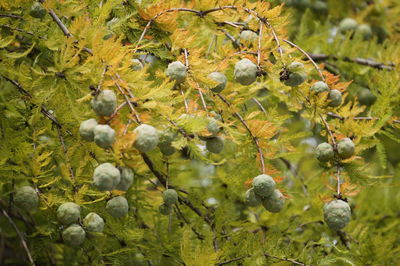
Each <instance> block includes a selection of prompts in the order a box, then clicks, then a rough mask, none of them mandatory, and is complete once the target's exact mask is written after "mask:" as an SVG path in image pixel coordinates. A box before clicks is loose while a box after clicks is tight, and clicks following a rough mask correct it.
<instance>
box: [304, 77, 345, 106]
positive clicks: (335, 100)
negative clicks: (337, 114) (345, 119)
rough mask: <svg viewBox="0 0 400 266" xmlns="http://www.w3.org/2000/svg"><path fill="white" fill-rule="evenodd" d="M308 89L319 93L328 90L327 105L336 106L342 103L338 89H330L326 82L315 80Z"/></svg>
mask: <svg viewBox="0 0 400 266" xmlns="http://www.w3.org/2000/svg"><path fill="white" fill-rule="evenodd" d="M310 90H311V91H312V92H313V93H316V94H319V93H322V92H329V94H328V100H329V103H328V106H330V107H338V106H339V105H341V104H342V93H341V92H340V91H338V90H331V89H330V88H329V86H328V84H326V83H325V82H323V81H317V82H315V83H314V84H313V85H312V86H311V88H310Z"/></svg>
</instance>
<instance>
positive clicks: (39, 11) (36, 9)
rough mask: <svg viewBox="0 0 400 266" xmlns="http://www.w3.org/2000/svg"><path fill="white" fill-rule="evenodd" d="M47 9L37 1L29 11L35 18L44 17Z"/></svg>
mask: <svg viewBox="0 0 400 266" xmlns="http://www.w3.org/2000/svg"><path fill="white" fill-rule="evenodd" d="M46 13H47V11H46V9H45V8H44V7H43V6H42V4H40V3H38V2H35V3H34V4H33V5H32V7H31V10H30V11H29V15H31V17H34V18H43V17H44V16H45V15H46Z"/></svg>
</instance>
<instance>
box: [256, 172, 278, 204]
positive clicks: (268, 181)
mask: <svg viewBox="0 0 400 266" xmlns="http://www.w3.org/2000/svg"><path fill="white" fill-rule="evenodd" d="M275 185H276V183H275V181H274V179H273V178H272V177H270V176H269V175H265V174H263V175H259V176H256V177H255V178H254V179H253V189H254V192H255V193H256V195H257V196H259V197H261V198H267V197H269V196H271V195H272V193H273V192H274V189H275Z"/></svg>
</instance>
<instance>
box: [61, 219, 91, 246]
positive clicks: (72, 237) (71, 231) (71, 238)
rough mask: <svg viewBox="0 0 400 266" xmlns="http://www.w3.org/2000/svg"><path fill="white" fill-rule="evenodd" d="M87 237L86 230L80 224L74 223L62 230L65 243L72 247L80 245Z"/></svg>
mask: <svg viewBox="0 0 400 266" xmlns="http://www.w3.org/2000/svg"><path fill="white" fill-rule="evenodd" d="M85 237H86V233H85V230H83V228H82V227H81V226H80V225H78V224H72V225H70V226H68V227H67V228H66V229H64V231H63V232H62V239H63V241H64V243H65V244H66V245H68V246H71V247H79V246H80V245H82V244H83V242H84V241H85Z"/></svg>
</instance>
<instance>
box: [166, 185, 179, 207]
mask: <svg viewBox="0 0 400 266" xmlns="http://www.w3.org/2000/svg"><path fill="white" fill-rule="evenodd" d="M163 199H164V204H165V205H167V206H171V205H174V204H175V203H177V202H178V193H176V191H175V189H167V190H165V191H164V192H163Z"/></svg>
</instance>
